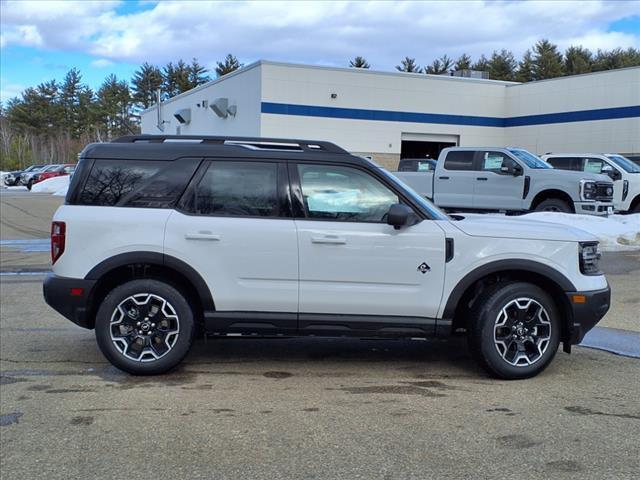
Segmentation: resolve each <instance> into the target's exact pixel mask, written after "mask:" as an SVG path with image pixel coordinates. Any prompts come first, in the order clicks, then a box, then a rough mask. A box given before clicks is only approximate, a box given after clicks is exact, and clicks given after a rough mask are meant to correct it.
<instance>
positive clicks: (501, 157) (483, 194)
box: [473, 150, 524, 210]
mask: <svg viewBox="0 0 640 480" xmlns="http://www.w3.org/2000/svg"><path fill="white" fill-rule="evenodd" d="M476 155H477V157H478V158H477V161H476V165H478V171H477V172H476V173H477V175H476V178H475V188H474V191H473V207H474V208H479V209H490V210H520V209H522V202H523V198H522V197H523V196H524V195H523V194H524V175H520V176H518V177H515V176H513V175H512V174H510V173H504V172H502V171H501V168H502V167H514V166H516V165H518V163H517V162H516V161H515V160H514V159H512V158H511V157H509V156H508V155H507V154H505V153H502V152H496V151H490V150H481V151H479V152H477V154H476Z"/></svg>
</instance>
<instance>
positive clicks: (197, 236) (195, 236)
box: [184, 232, 220, 242]
mask: <svg viewBox="0 0 640 480" xmlns="http://www.w3.org/2000/svg"><path fill="white" fill-rule="evenodd" d="M184 238H186V239H187V240H209V241H212V242H219V241H220V235H215V234H213V233H211V232H198V233H187V234H185V236H184Z"/></svg>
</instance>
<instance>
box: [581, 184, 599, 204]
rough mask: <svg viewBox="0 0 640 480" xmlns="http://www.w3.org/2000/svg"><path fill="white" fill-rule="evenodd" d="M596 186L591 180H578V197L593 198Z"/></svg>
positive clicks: (583, 198) (594, 197) (596, 190)
mask: <svg viewBox="0 0 640 480" xmlns="http://www.w3.org/2000/svg"><path fill="white" fill-rule="evenodd" d="M597 192H598V187H596V182H594V181H592V180H580V198H582V200H595V199H596V194H597Z"/></svg>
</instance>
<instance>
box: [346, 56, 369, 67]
mask: <svg viewBox="0 0 640 480" xmlns="http://www.w3.org/2000/svg"><path fill="white" fill-rule="evenodd" d="M349 67H351V68H371V65H369V62H367V60H366V59H365V58H364V57H360V56H357V57H355V58H354V59H353V60H349Z"/></svg>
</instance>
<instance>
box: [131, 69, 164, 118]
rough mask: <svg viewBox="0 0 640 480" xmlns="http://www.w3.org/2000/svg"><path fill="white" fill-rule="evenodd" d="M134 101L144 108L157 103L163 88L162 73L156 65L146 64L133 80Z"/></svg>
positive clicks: (135, 74)
mask: <svg viewBox="0 0 640 480" xmlns="http://www.w3.org/2000/svg"><path fill="white" fill-rule="evenodd" d="M131 87H132V90H133V100H134V102H136V103H137V104H138V105H139V106H141V107H142V108H149V107H150V106H151V105H153V104H154V103H156V94H157V91H158V89H159V88H161V87H162V72H161V71H160V69H159V68H158V67H156V66H154V65H150V64H149V63H147V62H145V63H144V64H143V65H142V66H141V67H140V68H139V69H138V70H137V71H136V72H135V73H134V75H133V78H132V79H131Z"/></svg>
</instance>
